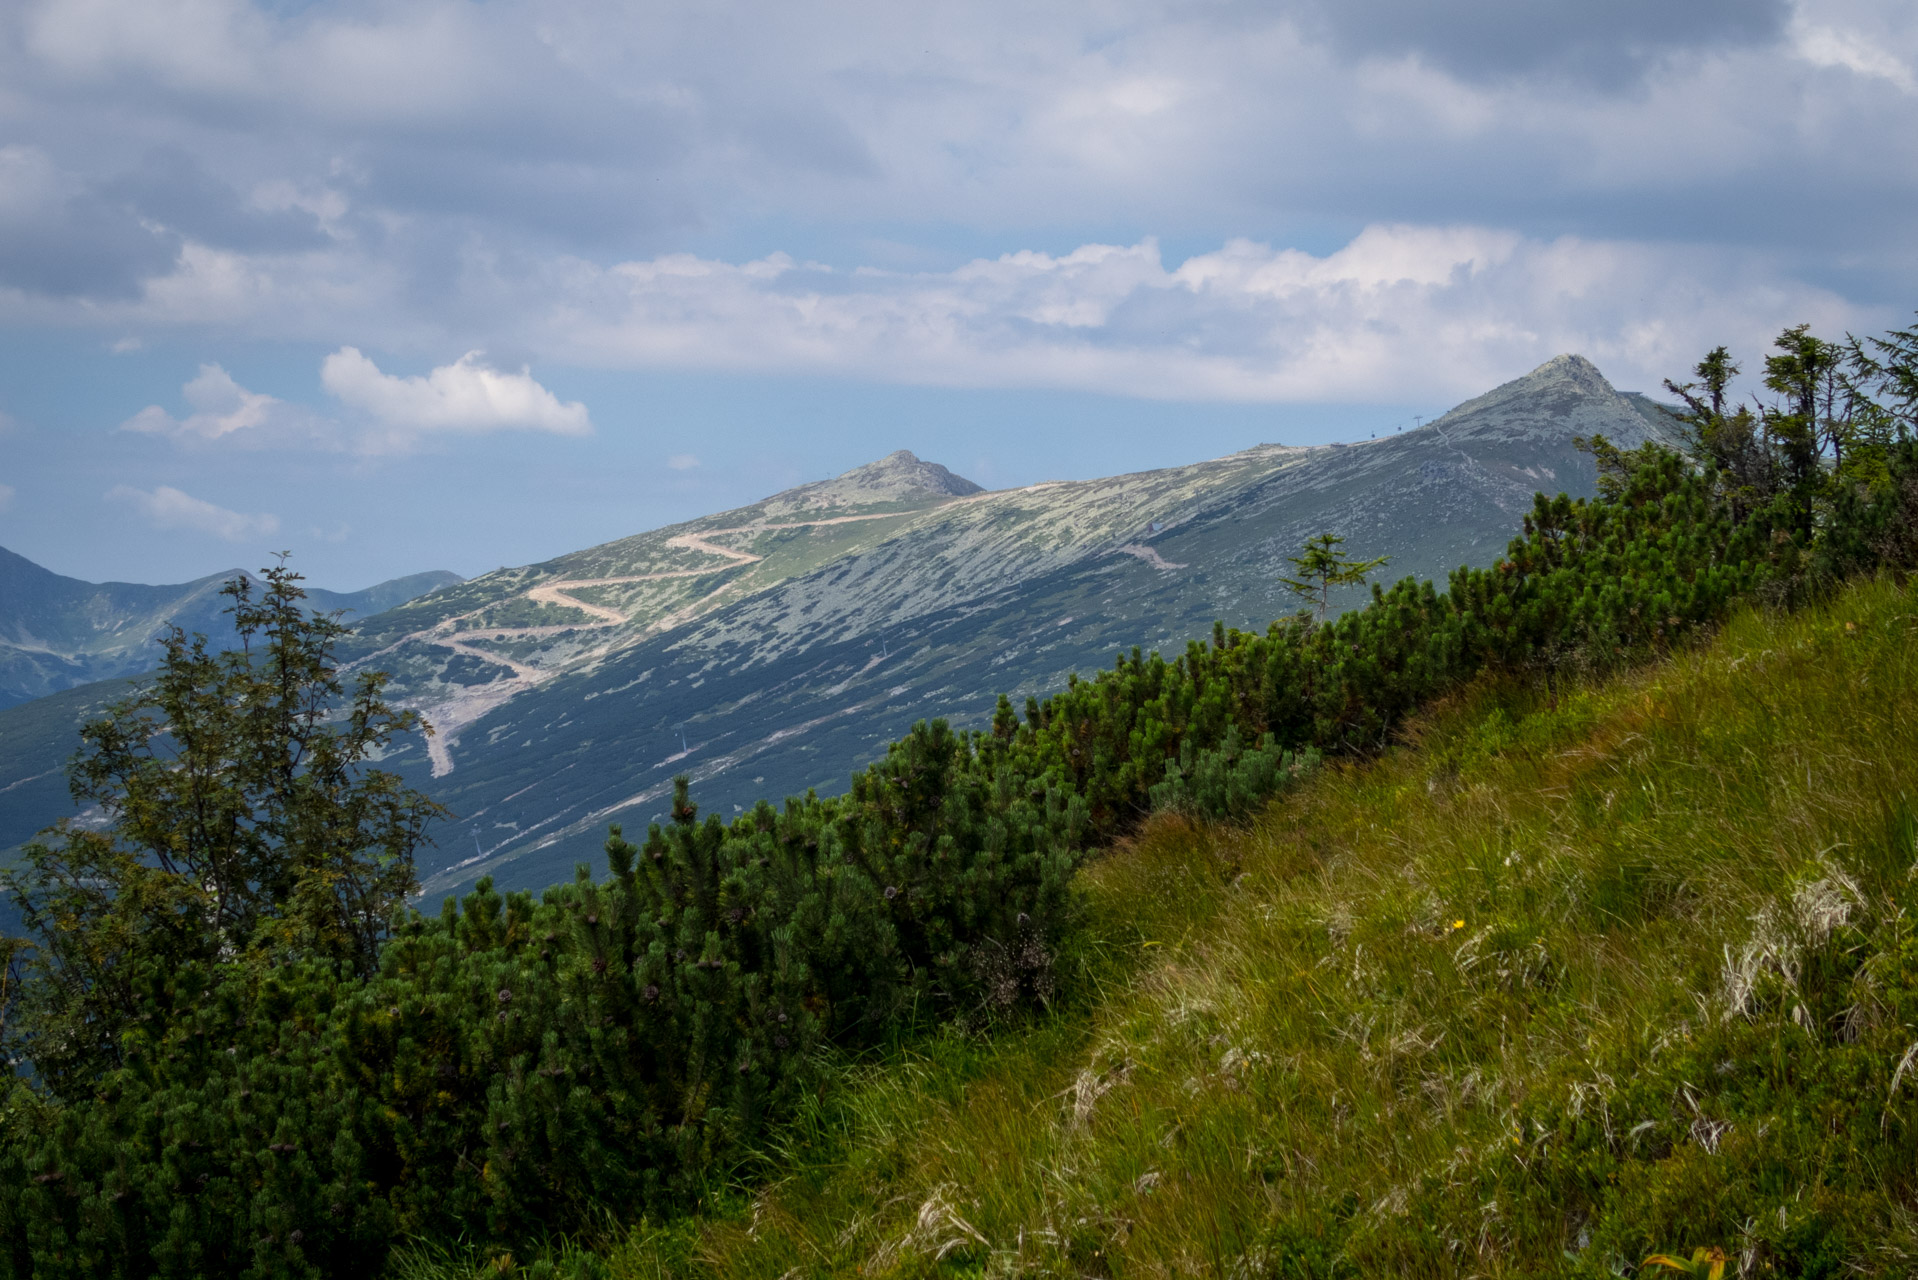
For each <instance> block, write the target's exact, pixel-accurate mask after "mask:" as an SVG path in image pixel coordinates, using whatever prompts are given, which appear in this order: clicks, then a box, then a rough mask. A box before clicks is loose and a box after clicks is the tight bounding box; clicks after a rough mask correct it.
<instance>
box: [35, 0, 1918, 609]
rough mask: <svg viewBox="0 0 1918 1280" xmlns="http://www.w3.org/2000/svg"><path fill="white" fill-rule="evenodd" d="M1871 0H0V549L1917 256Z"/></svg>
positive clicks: (269, 533) (1880, 6) (1840, 309)
mask: <svg viewBox="0 0 1918 1280" xmlns="http://www.w3.org/2000/svg"><path fill="white" fill-rule="evenodd" d="M1914 197H1918V6H1914V5H1912V4H1910V3H1909V0H1802V2H1797V3H1794V2H1791V0H1688V3H1684V4H1674V3H1671V2H1670V0H1608V3H1606V4H1603V5H1592V4H1576V3H1570V2H1569V0H1567V2H1562V3H1554V2H1552V0H1265V2H1264V3H1259V4H1246V3H1239V2H1237V0H1219V2H1218V3H1199V2H1197V0H1170V2H1166V3H1149V2H1145V0H1139V2H1136V3H1134V2H1129V0H1075V2H1074V3H1069V4H1051V3H1044V2H1043V0H1019V2H1018V3H1016V4H1015V3H999V2H998V0H968V2H967V3H965V4H951V3H938V2H936V0H935V2H932V3H926V4H920V5H900V4H898V3H896V2H888V3H870V4H861V3H820V4H812V5H794V4H790V3H759V2H757V0H739V2H734V0H701V2H700V3H696V4H693V3H685V4H679V3H653V4H648V5H634V4H631V3H627V2H626V0H543V2H538V3H531V2H525V0H484V2H481V3H473V2H466V0H451V2H448V0H406V2H404V3H399V2H387V0H339V2H336V0H310V2H308V0H5V3H0V546H5V547H7V548H8V549H10V550H13V551H16V552H18V553H20V554H22V555H25V556H27V557H28V558H30V559H32V560H34V561H36V562H38V563H40V564H43V565H45V566H47V567H48V568H51V569H53V570H55V571H57V572H60V573H64V574H69V575H71V576H75V577H80V578H86V579H90V580H95V581H101V580H118V581H137V582H173V581H182V580H187V579H191V578H195V577H199V576H202V575H204V574H208V573H214V572H219V571H222V570H226V569H229V568H235V567H257V566H259V565H261V564H263V563H266V562H267V559H268V557H270V555H271V554H272V553H274V552H277V551H281V550H290V551H291V552H292V553H293V562H294V564H295V566H296V567H297V568H299V569H301V570H302V571H303V572H305V573H306V574H307V576H308V577H309V579H310V580H311V581H312V582H314V583H315V584H316V585H319V586H324V587H329V588H332V589H335V590H353V589H356V588H359V587H363V586H367V585H370V584H372V583H374V582H376V581H379V580H382V579H385V578H389V577H394V576H398V575H400V574H405V573H411V572H416V571H420V570H424V569H436V568H443V569H451V570H453V571H455V572H457V573H461V574H466V575H471V574H474V573H479V572H484V571H485V570H488V569H491V568H495V567H498V566H501V565H516V564H523V563H529V562H534V561H537V560H540V559H544V558H546V557H550V556H553V555H558V554H561V553H564V552H566V551H570V550H575V549H578V548H581V547H585V546H589V545H592V544H595V543H598V542H602V541H606V540H608V539H611V538H616V537H621V536H625V535H627V534H630V533H634V532H638V531H640V530H643V529H647V528H652V527H656V526H658V525H661V524H666V523H670V522H672V521H676V520H682V519H687V518H690V517H693V516H696V515H701V514H705V513H707V512H712V511H717V510H721V509H724V508H727V507H732V506H737V505H741V504H743V503H746V502H750V501H753V500H755V499H757V498H760V497H763V496H765V495H767V494H769V493H772V492H774V491H776V490H778V489H781V488H784V487H787V486H789V485H792V484H796V483H801V482H804V481H807V480H812V479H818V478H821V477H823V476H827V475H832V474H836V473H838V472H840V471H843V470H845V469H847V468H849V467H852V466H856V465H858V464H860V463H863V462H867V461H870V460H872V459H874V458H877V457H879V456H881V455H883V454H885V453H888V452H890V451H891V450H893V449H899V448H906V449H911V450H913V451H914V452H916V453H918V454H919V455H920V456H921V457H925V458H930V459H933V460H935V461H939V462H943V463H945V464H947V465H948V466H951V467H952V468H953V469H955V470H957V471H959V472H960V473H961V474H964V475H967V476H969V477H971V478H972V479H974V480H977V481H978V482H980V483H982V484H985V485H987V486H989V487H994V488H998V487H1005V486H1010V485H1019V484H1028V483H1033V482H1036V481H1040V480H1046V479H1073V478H1080V477H1089V476H1096V475H1105V474H1112V473H1116V472H1121V471H1128V470H1137V469H1141V468H1146V467H1154V466H1166V465H1174V464H1177V463H1182V462H1190V461H1195V460H1198V459H1200V458H1206V457H1213V456H1218V455H1220V454H1224V453H1228V452H1231V451H1234V450H1236V449H1241V448H1246V447H1249V446H1251V445H1253V444H1257V443H1261V442H1265V441H1283V442H1287V443H1296V444H1310V443H1321V442H1325V441H1330V440H1334V439H1360V438H1364V437H1366V436H1368V435H1370V434H1382V433H1385V432H1389V431H1395V430H1400V429H1404V428H1407V427H1409V426H1411V425H1412V424H1414V423H1415V422H1416V421H1417V420H1418V419H1419V418H1420V417H1428V418H1429V417H1430V416H1432V415H1433V414H1435V413H1437V412H1440V411H1442V410H1443V409H1445V408H1447V407H1449V406H1450V405H1452V404H1454V403H1457V402H1458V401H1461V400H1464V399H1466V398H1469V397H1471V396H1473V395H1476V394H1479V393H1481V392H1483V391H1485V390H1488V389H1489V388H1491V387H1492V386H1495V385H1497V384H1498V383H1500V382H1503V381H1505V380H1508V379H1510V378H1513V377H1517V376H1519V375H1522V374H1523V373H1525V372H1526V371H1528V370H1529V369H1531V368H1533V367H1535V366H1536V365H1538V364H1540V363H1542V362H1543V361H1545V360H1547V359H1549V358H1550V357H1552V356H1553V355H1556V354H1558V353H1560V352H1565V351H1575V352H1579V353H1582V354H1584V355H1586V356H1588V357H1590V358H1591V359H1592V360H1593V361H1595V362H1596V363H1597V364H1598V366H1599V367H1600V368H1601V369H1602V370H1603V371H1604V372H1605V373H1606V374H1607V376H1609V377H1610V378H1611V380H1612V381H1613V383H1614V384H1615V385H1617V386H1619V387H1620V388H1622V389H1637V390H1648V391H1651V390H1656V389H1657V388H1658V386H1659V383H1660V381H1661V380H1662V379H1664V378H1666V377H1673V376H1682V375H1683V374H1684V373H1685V371H1686V370H1687V369H1688V368H1689V367H1690V365H1691V364H1692V363H1694V362H1695V361H1696V360H1697V359H1698V357H1699V356H1700V355H1702V354H1703V353H1704V351H1705V350H1707V349H1708V348H1710V347H1712V346H1714V345H1717V344H1719V343H1724V344H1727V345H1729V346H1731V347H1732V348H1733V350H1734V352H1735V353H1737V354H1739V355H1740V356H1741V357H1742V358H1743V359H1744V362H1745V364H1746V366H1747V367H1748V368H1752V367H1756V365H1757V362H1758V360H1759V359H1760V358H1761V357H1762V354H1763V351H1764V348H1765V347H1766V345H1767V344H1768V342H1769V341H1770V339H1771V338H1772V337H1773V336H1774V335H1776V334H1777V333H1778V332H1779V331H1780V330H1781V329H1783V328H1785V327H1786V326H1789V325H1793V324H1798V323H1804V322H1808V323H1810V324H1812V325H1813V326H1814V328H1815V329H1816V330H1817V331H1818V332H1820V333H1823V334H1826V335H1827V336H1833V337H1836V336H1841V335H1842V334H1844V333H1846V332H1857V333H1866V332H1876V331H1881V330H1883V329H1885V328H1887V327H1890V326H1892V325H1901V326H1902V325H1904V324H1906V323H1908V322H1909V320H1910V318H1911V315H1912V310H1913V308H1914V307H1918V235H1914V231H1915V230H1918V227H1915V225H1914V219H1918V213H1914V211H1918V199H1915V198H1914Z"/></svg>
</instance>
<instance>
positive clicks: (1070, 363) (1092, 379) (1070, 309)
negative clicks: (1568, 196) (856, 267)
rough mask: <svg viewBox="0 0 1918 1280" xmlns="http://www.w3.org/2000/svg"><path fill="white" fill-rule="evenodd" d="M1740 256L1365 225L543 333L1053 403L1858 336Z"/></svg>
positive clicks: (774, 264)
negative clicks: (1308, 238) (1333, 240)
mask: <svg viewBox="0 0 1918 1280" xmlns="http://www.w3.org/2000/svg"><path fill="white" fill-rule="evenodd" d="M1876 318H1877V317H1875V316H1870V315H1868V313H1866V312H1864V311H1862V310H1860V309H1859V308H1855V307H1852V306H1850V305H1849V304H1847V303H1845V302H1844V301H1843V300H1842V299H1841V298H1839V297H1837V296H1836V295H1834V294H1831V293H1829V292H1827V291H1823V290H1820V289H1816V288H1812V287H1810V286H1806V285H1802V284H1799V283H1796V282H1794V281H1793V280H1792V279H1791V278H1790V277H1789V275H1787V274H1785V273H1784V272H1782V271H1781V270H1779V269H1778V268H1777V267H1775V266H1773V265H1772V264H1769V263H1767V262H1766V261H1764V260H1763V259H1762V258H1761V257H1758V256H1754V255H1751V254H1719V255H1713V254H1707V253H1701V252H1699V251H1697V250H1696V249H1693V248H1681V247H1658V246H1646V245H1642V244H1634V243H1629V242H1610V241H1597V240H1585V239H1580V238H1576V237H1559V238H1556V239H1552V240H1539V239H1533V238H1529V237H1525V236H1522V235H1519V234H1518V233H1516V232H1513V231H1509V230H1502V229H1496V228H1485V227H1473V226H1458V227H1430V226H1412V225H1397V224H1387V225H1378V226H1373V227H1370V228H1367V229H1366V230H1364V231H1363V232H1361V233H1360V234H1359V235H1357V236H1355V237H1354V238H1353V239H1352V240H1351V241H1350V242H1349V243H1347V244H1346V245H1345V246H1343V247H1342V248H1339V249H1337V250H1335V251H1333V252H1330V253H1326V254H1323V255H1314V254H1311V253H1307V252H1304V251H1302V250H1298V249H1289V248H1275V247H1273V246H1270V245H1265V244H1260V243H1258V242H1255V241H1251V240H1233V241H1231V242H1228V243H1227V244H1226V245H1224V246H1223V247H1221V248H1220V249H1218V250H1215V251H1212V252H1209V253H1201V254H1196V255H1193V256H1191V257H1189V258H1186V259H1185V260H1184V261H1182V262H1178V263H1176V264H1168V263H1166V262H1165V261H1164V259H1163V256H1162V254H1161V251H1160V249H1159V246H1158V245H1157V243H1156V242H1154V241H1152V240H1144V241H1141V242H1139V243H1137V244H1133V245H1098V244H1095V245H1085V246H1082V247H1080V248H1078V249H1076V250H1073V251H1072V252H1070V253H1066V254H1060V255H1052V254H1046V253H1040V252H1033V251H1025V252H1019V253H1012V254H1006V255H1003V256H1001V257H998V258H992V259H979V260H976V261H973V262H970V263H967V264H965V265H963V266H961V267H959V268H957V269H955V270H952V271H949V272H942V273H929V272H921V273H905V272H886V271H878V270H871V269H866V270H860V271H855V272H851V273H842V272H834V271H830V270H828V269H826V268H823V267H819V266H817V265H802V264H799V263H795V262H794V261H793V260H791V259H790V258H787V257H784V256H776V257H773V258H768V259H762V260H757V261H752V262H746V263H738V264H734V263H727V262H723V261H716V260H711V259H703V258H695V257H690V256H685V255H674V256H669V257H664V258H658V259H653V260H650V261H644V262H632V263H625V264H622V265H620V266H617V267H615V268H613V269H611V270H609V271H608V272H606V273H605V275H604V277H603V278H602V279H601V280H600V281H599V282H598V293H597V298H596V306H595V308H593V309H592V311H591V312H590V314H589V313H588V312H587V311H586V310H584V309H582V310H581V311H580V313H579V318H578V320H577V321H576V323H574V324H573V325H572V326H570V327H569V328H567V329H566V330H565V331H564V333H563V334H561V335H557V337H558V338H559V340H561V341H563V342H564V344H565V346H566V349H567V350H568V351H569V352H571V353H572V354H573V357H574V358H575V359H579V360H582V361H589V362H594V363H608V364H629V365H645V366H657V367H686V366H696V367H706V368H721V369H739V370H753V371H775V370H776V371H785V372H791V371H804V372H818V373H834V374H851V375H857V376H863V377H868V378H873V379H879V380H888V381H905V382H917V383H923V384H933V385H993V386H1026V387H1059V388H1071V389H1075V390H1087V391H1099V392H1106V393H1113V394H1120V395H1129V396H1143V397H1155V398H1167V399H1208V400H1211V399H1219V400H1251V401H1261V400H1263V401H1318V400H1349V401H1371V402H1381V401H1391V400H1394V399H1402V398H1419V397H1424V396H1429V395H1431V394H1434V393H1438V392H1447V393H1453V394H1472V393H1475V392H1476V391H1479V390H1483V389H1484V388H1485V387H1486V386H1490V385H1493V384H1494V383H1496V382H1498V381H1500V380H1503V379H1504V378H1508V377H1511V376H1513V375H1514V374H1515V373H1519V372H1523V371H1524V370H1525V369H1527V368H1530V367H1531V366H1532V365H1535V364H1537V363H1539V362H1542V361H1544V360H1546V359H1549V358H1550V357H1551V356H1553V355H1556V354H1558V353H1560V352H1563V351H1578V352H1582V353H1583V354H1585V355H1588V356H1590V357H1591V358H1592V359H1594V360H1596V361H1598V363H1599V364H1600V365H1601V366H1602V367H1604V368H1605V369H1606V370H1607V371H1608V372H1609V373H1611V374H1612V376H1613V377H1614V378H1618V379H1623V380H1625V381H1626V382H1627V383H1628V384H1636V385H1640V386H1656V385H1657V384H1658V380H1659V379H1660V378H1661V377H1663V376H1665V375H1666V374H1668V373H1670V372H1671V371H1672V370H1673V369H1675V368H1682V367H1683V366H1684V364H1686V363H1688V362H1689V361H1690V360H1691V359H1693V358H1695V355H1696V353H1698V352H1702V351H1703V350H1705V349H1707V348H1708V347H1710V346H1712V345H1715V344H1717V343H1719V342H1729V343H1732V344H1734V345H1740V344H1742V346H1743V347H1744V348H1745V349H1749V348H1750V347H1751V346H1752V345H1754V344H1758V345H1762V343H1763V342H1764V341H1765V340H1766V339H1768V338H1769V337H1770V336H1771V335H1772V334H1773V333H1776V332H1777V330H1778V329H1779V328H1781V327H1783V326H1784V325H1785V324H1788V323H1792V322H1794V321H1796V320H1800V319H1802V320H1808V321H1811V322H1813V323H1814V324H1816V325H1818V326H1820V328H1821V329H1822V330H1824V331H1827V332H1832V331H1839V330H1842V329H1843V328H1845V327H1847V326H1848V325H1849V326H1851V327H1861V326H1865V322H1866V321H1867V320H1870V319H1876Z"/></svg>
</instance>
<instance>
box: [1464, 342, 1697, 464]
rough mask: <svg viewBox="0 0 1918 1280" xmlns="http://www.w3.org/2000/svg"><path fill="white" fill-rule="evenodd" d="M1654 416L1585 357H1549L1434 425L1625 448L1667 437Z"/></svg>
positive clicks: (1490, 434) (1481, 435) (1489, 435)
mask: <svg viewBox="0 0 1918 1280" xmlns="http://www.w3.org/2000/svg"><path fill="white" fill-rule="evenodd" d="M1657 417H1658V415H1657V414H1656V413H1653V412H1647V411H1646V410H1644V409H1641V408H1640V407H1639V406H1638V405H1636V404H1634V403H1633V402H1632V401H1631V400H1629V399H1627V398H1626V397H1625V396H1624V395H1622V394H1620V392H1619V391H1618V389H1617V388H1616V387H1614V386H1612V384H1611V383H1610V382H1609V381H1607V379H1606V377H1605V375H1604V374H1603V373H1600V372H1599V369H1598V366H1597V365H1595V364H1593V363H1592V362H1591V361H1590V360H1587V359H1586V358H1585V357H1584V356H1581V355H1576V354H1573V353H1571V352H1567V353H1565V354H1564V355H1556V356H1553V357H1552V358H1551V359H1550V360H1547V361H1546V362H1545V363H1544V364H1542V365H1540V366H1538V368H1536V369H1533V370H1532V371H1531V372H1530V373H1527V374H1525V375H1523V376H1521V377H1517V378H1514V379H1512V380H1511V381H1510V382H1507V383H1504V384H1503V385H1501V386H1497V387H1494V388H1492V389H1491V390H1490V391H1488V392H1486V393H1485V394H1484V395H1482V396H1479V397H1477V398H1476V399H1473V400H1467V401H1466V402H1465V403H1464V404H1462V405H1459V406H1458V407H1457V408H1455V409H1453V410H1452V411H1451V412H1450V413H1447V414H1446V415H1445V416H1444V417H1442V418H1440V419H1439V420H1438V421H1437V422H1435V423H1433V424H1432V425H1433V426H1434V427H1436V428H1437V429H1439V430H1440V431H1442V432H1444V433H1447V434H1448V435H1450V436H1454V437H1478V438H1499V439H1506V438H1513V437H1518V436H1523V437H1526V438H1530V439H1534V440H1543V439H1546V438H1557V439H1570V438H1571V437H1573V436H1591V435H1601V434H1602V435H1604V436H1606V437H1607V438H1608V439H1610V440H1611V441H1612V442H1613V443H1615V444H1619V445H1623V446H1625V447H1627V448H1629V447H1631V446H1633V445H1637V444H1640V443H1642V442H1643V441H1645V440H1647V439H1662V438H1664V437H1665V436H1666V435H1668V434H1669V430H1668V427H1667V425H1666V424H1663V423H1661V422H1660V421H1657V420H1656V419H1657Z"/></svg>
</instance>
